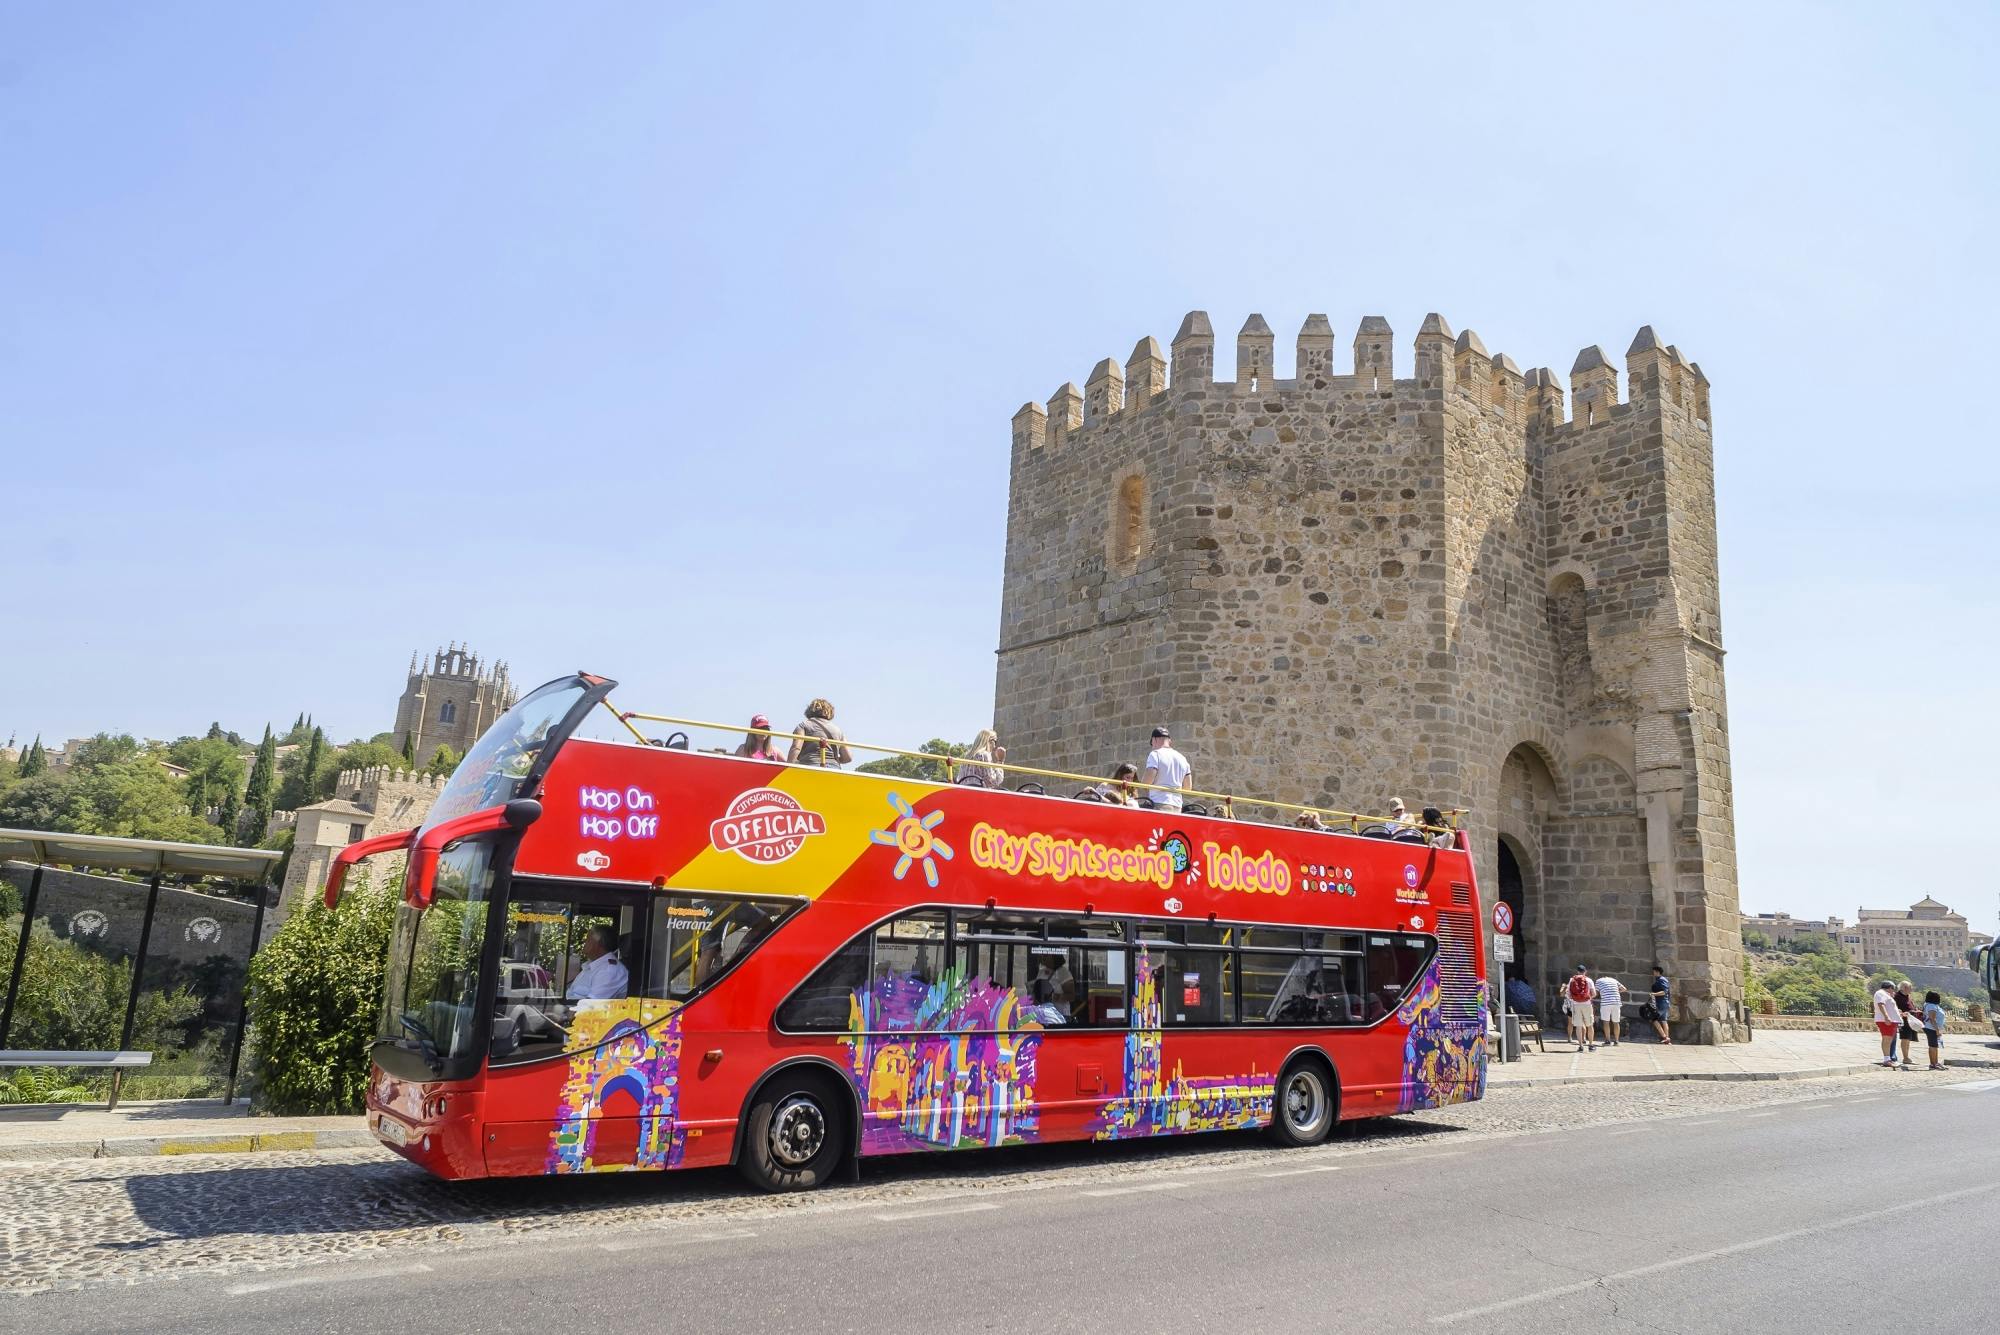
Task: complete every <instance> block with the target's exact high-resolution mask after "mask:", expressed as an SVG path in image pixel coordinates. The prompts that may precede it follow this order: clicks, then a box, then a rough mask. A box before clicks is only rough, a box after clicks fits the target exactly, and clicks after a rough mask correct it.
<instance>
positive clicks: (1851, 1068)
mask: <svg viewBox="0 0 2000 1335" xmlns="http://www.w3.org/2000/svg"><path fill="white" fill-rule="evenodd" d="M1996 1064H2000V1063H1994V1062H1988V1061H1959V1062H1954V1063H1953V1064H1952V1065H1951V1066H1950V1067H1949V1068H1948V1069H1947V1071H1946V1074H1950V1072H1951V1071H1981V1070H1990V1069H1992V1068H1993V1067H1994V1066H1995V1065H1996ZM1881 1069H1882V1064H1881V1063H1880V1062H1853V1063H1850V1064H1849V1065H1846V1066H1812V1067H1805V1068H1802V1069H1800V1070H1796V1071H1636V1072H1632V1073H1630V1074H1620V1075H1540V1076H1527V1077H1524V1078H1522V1079H1518V1080H1515V1079H1509V1078H1508V1077H1506V1076H1490V1075H1489V1076H1488V1077H1487V1080H1486V1088H1487V1089H1488V1090H1493V1089H1536V1088H1541V1087H1544V1086H1548V1085H1611V1084H1624V1083H1628V1082H1639V1081H1648V1080H1823V1079H1825V1078H1827V1077H1828V1076H1835V1075H1858V1074H1860V1073H1861V1072H1862V1071H1878V1070H1881ZM1898 1074H1914V1072H1898Z"/></svg>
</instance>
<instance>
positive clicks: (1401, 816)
mask: <svg viewBox="0 0 2000 1335" xmlns="http://www.w3.org/2000/svg"><path fill="white" fill-rule="evenodd" d="M1389 819H1390V820H1392V821H1394V822H1395V823H1396V824H1398V825H1415V824H1416V823H1417V818H1416V817H1415V816H1412V815H1411V814H1410V809H1409V808H1408V807H1406V806H1404V805H1403V799H1402V798H1400V797H1392V798H1390V799H1389Z"/></svg>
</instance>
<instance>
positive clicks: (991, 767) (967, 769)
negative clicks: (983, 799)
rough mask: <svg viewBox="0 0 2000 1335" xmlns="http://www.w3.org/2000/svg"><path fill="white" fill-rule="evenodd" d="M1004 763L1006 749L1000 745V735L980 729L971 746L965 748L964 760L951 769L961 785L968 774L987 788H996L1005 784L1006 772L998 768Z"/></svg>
mask: <svg viewBox="0 0 2000 1335" xmlns="http://www.w3.org/2000/svg"><path fill="white" fill-rule="evenodd" d="M1006 763H1007V748H1006V747H1004V746H1002V745H1000V734H998V733H996V732H994V731H993V729H991V728H981V729H980V730H979V735H978V736H976V737H974V738H973V739H972V745H971V746H970V747H968V748H966V752H965V759H964V760H963V761H961V762H959V763H958V764H956V765H954V766H953V767H952V768H953V769H954V770H955V771H956V779H957V781H959V782H961V783H962V782H964V780H965V777H966V776H967V775H968V774H970V775H973V776H975V777H976V778H977V779H978V780H979V781H980V782H981V783H983V784H985V785H986V786H987V787H988V788H998V787H1001V786H1002V785H1003V784H1005V783H1006V782H1007V771H1005V770H1003V769H1001V768H1000V766H1002V765H1004V764H1006Z"/></svg>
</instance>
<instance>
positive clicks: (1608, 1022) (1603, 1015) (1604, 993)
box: [1597, 973, 1625, 1048]
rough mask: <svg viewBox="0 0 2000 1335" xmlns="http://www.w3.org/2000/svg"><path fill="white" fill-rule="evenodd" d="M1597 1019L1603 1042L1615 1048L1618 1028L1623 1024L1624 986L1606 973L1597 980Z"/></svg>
mask: <svg viewBox="0 0 2000 1335" xmlns="http://www.w3.org/2000/svg"><path fill="white" fill-rule="evenodd" d="M1597 1019H1598V1022H1599V1023H1601V1024H1602V1025H1603V1026H1604V1041H1605V1042H1606V1043H1607V1044H1609V1045H1610V1046H1612V1047H1614V1048H1615V1047H1617V1046H1618V1031H1619V1026H1621V1025H1623V1024H1624V1023H1625V984H1623V983H1621V982H1619V981H1618V980H1617V979H1616V978H1613V977H1612V976H1611V975H1610V974H1608V973H1607V974H1605V975H1604V976H1603V977H1602V978H1600V979H1598V980H1597Z"/></svg>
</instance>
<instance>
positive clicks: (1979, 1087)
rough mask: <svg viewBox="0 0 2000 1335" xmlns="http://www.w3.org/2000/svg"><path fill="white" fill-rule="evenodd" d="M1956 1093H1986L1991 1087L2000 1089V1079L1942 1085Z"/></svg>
mask: <svg viewBox="0 0 2000 1335" xmlns="http://www.w3.org/2000/svg"><path fill="white" fill-rule="evenodd" d="M1938 1088H1940V1089H1948V1090H1950V1091H1951V1092H1952V1093H1954V1094H1984V1093H1985V1092H1986V1091H1987V1090H1989V1089H2000V1080H1975V1081H1973V1082H1972V1083H1970V1084H1965V1085H1940V1086H1938Z"/></svg>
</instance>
